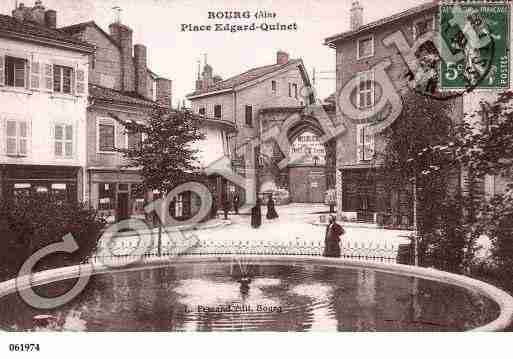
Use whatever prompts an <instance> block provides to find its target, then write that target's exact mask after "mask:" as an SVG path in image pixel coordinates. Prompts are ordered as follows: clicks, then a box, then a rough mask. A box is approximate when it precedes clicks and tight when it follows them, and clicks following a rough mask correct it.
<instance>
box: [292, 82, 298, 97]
mask: <svg viewBox="0 0 513 359" xmlns="http://www.w3.org/2000/svg"><path fill="white" fill-rule="evenodd" d="M292 89H293V90H294V98H295V99H297V84H293V85H292Z"/></svg>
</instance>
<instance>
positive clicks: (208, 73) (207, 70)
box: [201, 63, 214, 90]
mask: <svg viewBox="0 0 513 359" xmlns="http://www.w3.org/2000/svg"><path fill="white" fill-rule="evenodd" d="M201 75H202V76H203V84H202V89H203V90H206V89H208V88H209V87H210V86H212V85H213V84H214V69H213V68H212V66H210V65H209V64H207V63H205V66H204V67H203V72H202V73H201Z"/></svg>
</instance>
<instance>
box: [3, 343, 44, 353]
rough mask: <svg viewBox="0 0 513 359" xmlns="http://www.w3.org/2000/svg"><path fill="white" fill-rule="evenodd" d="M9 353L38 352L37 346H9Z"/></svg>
mask: <svg viewBox="0 0 513 359" xmlns="http://www.w3.org/2000/svg"><path fill="white" fill-rule="evenodd" d="M9 351H11V352H38V351H40V348H39V344H9Z"/></svg>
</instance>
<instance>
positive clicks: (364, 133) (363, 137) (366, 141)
mask: <svg viewBox="0 0 513 359" xmlns="http://www.w3.org/2000/svg"><path fill="white" fill-rule="evenodd" d="M356 146H357V156H358V162H365V161H370V160H372V158H373V157H374V135H373V134H371V132H370V130H369V125H368V124H364V125H357V126H356Z"/></svg>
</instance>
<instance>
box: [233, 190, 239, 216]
mask: <svg viewBox="0 0 513 359" xmlns="http://www.w3.org/2000/svg"><path fill="white" fill-rule="evenodd" d="M239 207H240V197H239V195H238V194H237V193H235V196H233V209H234V211H235V214H239Z"/></svg>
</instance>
